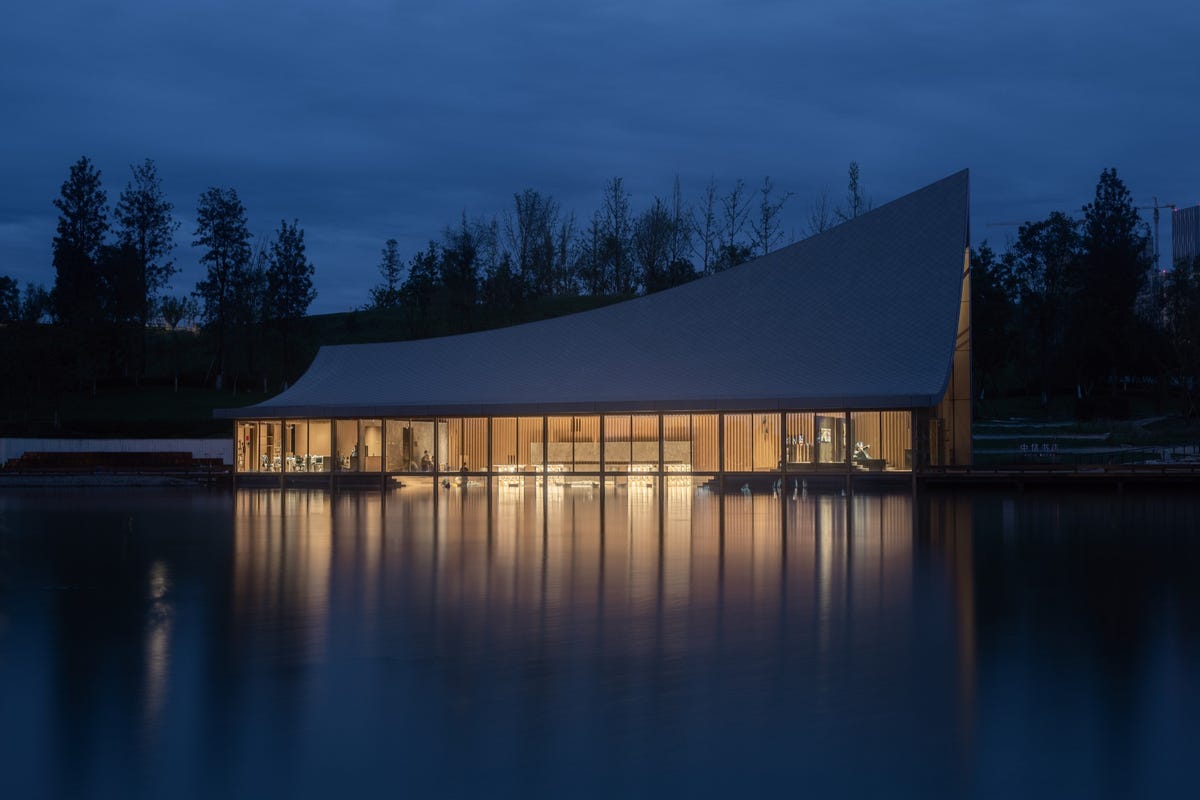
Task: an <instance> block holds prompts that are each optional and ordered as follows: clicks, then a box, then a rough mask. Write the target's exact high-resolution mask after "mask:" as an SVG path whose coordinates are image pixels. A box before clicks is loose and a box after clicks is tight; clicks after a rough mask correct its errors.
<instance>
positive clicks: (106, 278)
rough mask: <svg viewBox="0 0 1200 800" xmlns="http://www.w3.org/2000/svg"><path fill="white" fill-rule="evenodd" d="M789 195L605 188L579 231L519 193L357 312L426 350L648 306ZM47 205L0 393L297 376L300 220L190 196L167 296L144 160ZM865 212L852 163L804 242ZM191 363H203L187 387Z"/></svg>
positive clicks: (3, 307)
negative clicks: (47, 276)
mask: <svg viewBox="0 0 1200 800" xmlns="http://www.w3.org/2000/svg"><path fill="white" fill-rule="evenodd" d="M791 197H792V193H791V192H782V191H780V190H778V189H776V187H775V185H774V183H773V182H772V180H771V178H770V177H766V178H764V179H763V181H762V183H761V185H759V186H758V187H757V188H754V189H751V188H750V187H749V186H748V185H747V184H746V182H745V181H744V180H741V179H738V180H736V181H733V182H732V184H729V185H726V186H724V187H722V186H720V185H719V184H718V183H717V181H716V180H715V179H713V180H710V181H709V182H708V183H707V185H706V186H705V187H704V189H703V191H702V192H701V193H700V195H699V196H698V197H696V198H692V199H690V200H689V199H688V198H685V196H684V194H683V192H682V190H681V187H680V182H679V180H678V178H677V179H676V180H675V181H674V184H673V186H672V188H671V191H670V192H669V193H667V194H666V195H663V196H656V197H654V198H652V200H651V201H650V203H649V204H648V205H647V206H646V207H645V208H643V209H641V210H639V211H635V209H634V205H633V200H632V197H631V195H630V193H629V192H628V191H627V190H626V188H625V184H624V181H623V180H622V179H621V178H620V177H615V178H613V179H612V180H610V181H609V182H608V183H607V184H606V185H605V186H604V188H603V191H602V192H601V193H600V196H599V204H598V207H597V209H596V210H595V211H594V213H592V215H591V216H590V218H588V221H587V222H586V224H583V223H580V222H579V219H578V218H577V217H576V215H575V213H574V212H570V211H567V210H565V209H564V208H563V207H562V205H561V204H560V203H559V201H558V200H557V199H555V198H554V197H553V196H552V195H550V194H547V193H543V192H540V191H538V190H535V189H532V188H529V189H524V190H522V191H520V192H517V193H515V194H514V195H513V202H512V206H511V207H510V208H509V209H507V210H506V211H504V212H503V213H501V214H499V215H495V216H492V217H491V218H485V217H477V218H473V219H469V218H468V217H467V215H466V213H465V212H464V213H463V214H462V215H461V218H460V219H459V221H458V222H457V223H456V224H454V225H450V226H448V227H447V228H446V229H445V230H444V231H443V233H442V236H441V237H440V239H437V238H435V239H431V240H430V241H429V243H428V245H427V247H425V248H424V249H422V250H420V251H418V252H417V253H415V254H413V255H411V256H410V257H408V258H405V257H403V256H402V254H401V253H400V252H399V245H398V243H397V242H396V240H395V239H389V240H387V241H386V243H385V245H384V247H383V250H382V256H381V261H380V264H379V270H380V274H381V278H382V281H381V283H379V284H378V285H377V286H375V287H373V288H372V289H370V292H369V302H368V303H367V304H366V308H367V309H372V310H379V311H383V312H385V313H391V314H393V315H394V316H395V320H396V322H394V323H392V324H389V325H387V326H385V327H387V328H388V330H389V332H390V333H391V334H392V335H393V336H395V335H399V336H427V335H432V334H436V333H455V332H459V331H465V330H473V329H476V328H479V327H483V326H489V325H495V324H505V323H506V322H513V321H521V320H524V319H530V318H537V317H538V316H540V315H541V314H543V313H562V311H564V310H570V309H571V308H572V306H571V304H570V303H566V304H559V306H556V308H557V309H558V310H557V311H553V310H552V311H549V312H543V311H541V310H540V309H541V308H542V307H543V306H542V305H539V303H542V301H546V300H551V301H554V300H557V299H560V298H572V297H578V296H591V297H594V298H604V299H608V298H619V297H626V296H630V295H634V294H637V293H647V292H655V291H659V290H661V289H665V288H668V287H671V286H675V285H678V284H680V283H683V282H685V281H688V280H692V279H693V278H695V277H697V276H699V275H705V274H711V273H713V272H719V271H722V270H725V269H729V268H730V267H733V266H736V265H737V264H740V263H742V262H744V261H747V260H749V259H750V258H753V257H756V256H760V255H765V254H767V253H769V252H771V251H772V250H774V249H776V248H777V247H779V246H780V245H782V244H784V243H786V242H787V241H789V240H794V239H795V238H797V237H796V234H795V231H794V230H791V231H789V230H785V227H784V224H783V210H784V207H785V204H786V203H787V202H788V201H789V200H790V199H791ZM52 202H53V205H54V207H55V208H56V209H57V211H58V218H57V223H56V229H55V235H54V238H53V241H52V242H51V248H50V250H51V262H52V265H53V267H54V281H53V284H52V285H51V286H50V288H49V289H47V288H45V287H44V286H41V285H37V284H34V283H29V284H27V285H26V286H25V287H23V288H22V287H20V286H19V285H18V284H17V282H16V281H15V280H13V279H12V278H9V277H5V276H0V326H3V328H4V330H5V335H4V337H3V342H2V343H0V349H2V350H4V352H5V354H6V357H5V359H4V360H5V362H6V364H5V368H4V369H2V370H0V371H3V372H5V373H6V375H7V377H8V378H9V379H10V380H8V381H7V385H8V386H9V387H10V389H9V394H10V395H11V394H12V393H13V392H16V391H21V392H26V393H27V394H28V396H27V398H26V401H25V402H26V404H29V403H35V402H36V401H34V400H33V397H34V395H36V394H38V392H39V391H40V392H41V393H42V394H43V395H44V394H45V392H50V393H55V392H59V391H63V390H69V389H71V388H72V387H74V388H75V389H83V388H87V387H90V388H91V389H92V390H93V391H95V388H96V386H97V383H99V382H113V381H116V382H133V383H137V382H139V381H140V380H141V379H142V378H143V377H147V378H149V377H151V376H150V375H149V363H148V360H149V356H148V345H147V342H148V340H149V341H150V342H151V344H152V345H153V347H152V348H151V350H154V348H157V350H155V351H154V358H155V361H156V363H155V365H154V366H155V372H154V376H153V377H154V379H156V380H157V379H159V378H160V377H161V375H162V373H163V371H164V366H163V362H164V361H171V362H173V365H172V368H171V371H172V372H173V373H174V383H175V386H176V387H178V385H179V380H180V370H181V368H182V367H181V363H180V362H181V361H189V359H190V361H189V367H188V369H189V379H190V381H191V382H192V383H199V384H202V385H212V386H216V387H217V388H222V387H224V386H227V385H230V382H231V381H232V384H231V385H232V387H233V389H234V390H235V391H237V390H238V387H239V382H240V385H241V386H242V387H245V386H247V385H248V384H249V385H251V386H253V385H255V384H257V382H258V381H259V380H260V379H261V382H262V385H263V390H264V391H266V388H267V385H268V380H267V378H268V373H270V374H271V375H272V376H273V379H274V378H280V377H281V378H282V379H283V381H285V382H286V380H287V379H288V378H289V377H292V376H294V373H295V372H296V371H298V368H302V367H303V366H304V365H303V364H302V363H300V361H302V360H303V359H302V358H297V356H299V355H302V354H305V353H307V352H308V351H309V350H311V349H312V345H313V342H310V341H306V340H304V336H300V339H301V341H300V343H299V344H294V342H293V339H294V338H296V331H297V328H299V327H300V326H299V325H298V320H300V319H301V318H302V317H304V316H305V314H306V313H307V310H308V308H309V307H310V305H311V303H312V302H313V300H314V298H315V295H316V292H315V290H314V287H313V276H314V274H315V268H314V266H313V265H312V263H311V262H310V261H309V259H308V257H307V254H306V249H305V241H304V230H303V229H302V228H301V227H300V225H299V223H298V221H296V220H293V221H291V222H288V221H287V220H281V221H280V223H279V227H278V228H277V229H276V230H275V231H274V235H273V236H272V237H271V238H270V239H269V240H267V241H255V240H254V237H253V236H252V235H251V233H250V229H249V226H248V223H247V212H246V208H245V206H244V205H243V203H242V202H241V199H240V198H239V197H238V193H237V191H236V190H235V189H233V188H230V187H210V188H209V189H207V190H205V191H204V192H203V193H202V194H201V195H200V196H199V198H198V199H197V204H196V215H195V220H196V222H195V229H194V231H192V236H191V239H190V245H191V246H192V247H193V248H196V250H197V252H198V254H199V261H200V264H201V265H202V266H203V267H204V274H203V277H202V278H201V279H200V280H199V281H198V282H197V283H196V284H195V286H194V288H193V289H192V290H191V291H188V292H184V293H177V292H172V291H171V281H172V278H173V277H174V276H176V275H177V274H178V269H177V267H176V264H175V260H174V256H175V253H176V248H177V245H178V242H177V238H178V236H179V235H180V227H181V222H180V221H179V220H178V219H177V217H176V213H175V208H174V206H173V205H172V203H171V202H170V200H168V199H167V196H166V194H165V192H164V190H163V183H162V180H161V178H160V176H159V173H158V170H157V167H156V165H155V163H154V161H153V160H150V159H146V160H144V161H143V162H142V163H140V164H135V165H132V166H131V167H130V176H129V179H128V181H127V183H126V185H125V186H124V187H123V189H121V191H120V193H119V195H118V196H117V199H116V202H115V204H110V203H109V194H108V190H107V189H106V187H105V185H104V182H103V180H102V175H101V172H100V170H99V169H98V168H97V167H96V166H95V164H93V163H92V161H91V160H90V159H89V158H88V157H86V156H84V157H81V158H80V159H79V160H78V161H76V162H75V163H74V164H72V165H70V168H69V170H68V175H67V177H66V179H65V180H64V181H63V183H62V185H61V187H60V192H59V195H58V196H57V197H56V198H54V199H53V201H52ZM870 205H871V203H870V200H869V199H867V198H866V196H865V194H864V192H863V190H862V186H861V183H860V181H859V170H858V165H857V164H856V163H851V164H850V167H849V171H848V186H847V194H846V199H845V202H844V204H841V205H839V206H837V207H834V204H832V203H831V202H830V201H829V198H828V192H827V191H826V192H824V193H822V194H821V195H820V196H819V197H818V198H817V200H816V201H815V202H814V203H813V205H812V208H811V211H810V213H809V217H808V221H807V222H808V224H807V228H806V230H804V231H803V232H802V235H809V234H812V233H819V232H821V231H823V230H825V229H827V228H829V227H831V226H832V225H833V224H836V222H838V221H841V220H844V219H849V218H852V217H854V216H857V215H858V214H860V213H862V212H864V211H866V210H868V209H869V208H870ZM184 320H198V321H199V322H200V323H201V328H200V336H199V338H198V339H197V338H195V337H192V336H191V335H190V334H188V335H186V336H182V337H181V336H180V335H176V334H175V331H176V329H177V328H178V327H179V326H180V324H181V322H183V321H184ZM158 323H162V324H163V325H165V327H166V331H163V330H160V329H158V328H157V324H158ZM359 324H360V321H359V320H356V319H355V318H354V315H353V314H352V315H351V316H350V318H348V320H347V323H346V325H347V328H348V331H347V335H349V336H350V337H357V336H361V335H362V334H361V332H355V331H352V330H349V329H350V328H353V327H354V326H356V325H359ZM308 338H311V335H310V336H309V337H308ZM164 342H169V347H168V346H167V345H166V344H164ZM164 348H166V349H167V350H169V351H170V354H169V355H164ZM180 350H184V351H186V352H185V353H183V354H181V353H180ZM200 350H203V351H204V353H205V355H204V358H205V359H206V360H207V366H206V367H205V368H204V369H203V373H202V374H197V373H196V370H195V369H194V363H193V362H194V361H195V360H196V355H197V353H198V352H200ZM300 351H303V353H301V352H300ZM46 353H49V354H50V355H49V356H48V357H47V356H45V355H40V354H46ZM10 399H11V398H10Z"/></svg>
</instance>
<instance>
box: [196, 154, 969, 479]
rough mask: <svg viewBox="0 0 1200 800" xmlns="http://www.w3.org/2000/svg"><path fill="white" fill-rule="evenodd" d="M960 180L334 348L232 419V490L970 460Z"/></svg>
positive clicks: (884, 471)
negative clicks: (663, 269)
mask: <svg viewBox="0 0 1200 800" xmlns="http://www.w3.org/2000/svg"><path fill="white" fill-rule="evenodd" d="M968 244H969V236H968V179H967V172H966V171H965V170H964V171H962V172H959V173H956V174H954V175H951V176H950V177H947V178H945V179H943V180H940V181H938V182H936V183H933V184H931V185H929V186H926V187H925V188H923V189H919V190H918V191H915V192H913V193H911V194H909V195H906V196H904V197H901V198H900V199H898V200H895V201H893V202H890V203H888V204H886V205H883V206H880V207H879V208H877V209H875V210H873V211H870V212H868V213H867V214H864V215H863V216H860V217H858V218H856V219H853V220H850V221H848V222H846V223H844V224H841V225H838V226H837V227H835V228H832V229H830V230H828V231H826V232H824V233H821V234H818V235H816V236H813V237H811V238H808V239H805V240H804V241H801V242H797V243H796V244H793V245H790V246H788V247H783V248H780V249H779V250H776V251H775V252H772V253H770V254H768V255H766V256H763V257H761V258H757V259H755V260H753V261H750V262H747V263H745V264H742V265H741V266H738V267H734V268H733V269H730V270H727V271H725V272H721V273H718V274H715V275H711V276H708V277H704V278H700V279H698V280H695V281H692V282H691V283H687V284H685V285H683V286H678V287H675V288H673V289H669V290H666V291H662V292H658V293H656V294H652V295H647V296H644V297H637V298H634V299H630V300H627V301H624V302H620V303H616V304H613V305H610V306H605V307H603V308H599V309H595V310H592V311H587V312H583V313H579V314H573V315H570V316H565V317H559V318H556V319H550V320H545V321H541V322H533V323H529V324H525V325H517V326H513V327H509V328H502V329H498V330H490V331H482V332H478V333H470V334H464V335H459V336H448V337H443V338H437V339H424V340H417V341H403V342H388V343H379V344H356V345H339V346H333V347H322V348H321V349H320V351H319V352H318V353H317V356H316V358H315V359H314V360H313V363H312V365H311V366H310V367H309V368H308V371H307V372H305V374H304V375H303V376H302V377H301V378H300V379H299V380H297V381H296V383H295V384H294V385H292V386H291V387H290V388H288V389H287V390H285V391H284V392H282V393H281V394H279V395H277V396H276V397H273V398H271V399H270V400H267V401H265V402H263V403H259V404H258V405H254V406H250V407H247V408H238V409H223V410H220V411H218V412H216V413H217V415H218V416H219V417H223V418H227V419H231V420H232V421H233V436H234V466H235V471H236V478H235V480H237V481H238V482H239V483H244V484H265V485H275V486H279V485H283V486H292V485H296V486H304V485H327V486H330V487H331V488H333V487H336V486H338V485H339V484H360V485H361V484H371V485H379V486H383V487H386V486H388V485H397V484H398V483H400V482H403V483H404V484H409V485H411V484H414V483H422V482H427V483H428V484H429V485H433V483H434V482H442V483H449V484H450V485H463V486H467V485H474V484H479V485H481V486H483V485H486V486H487V487H488V488H493V487H495V488H498V489H501V490H522V489H525V488H530V487H536V488H539V489H540V488H542V487H548V488H551V489H572V488H579V487H584V488H592V487H598V486H601V485H603V486H604V487H606V488H608V487H616V488H621V487H625V488H635V487H636V488H638V489H645V488H647V487H649V488H651V489H652V488H654V487H657V486H662V485H665V486H667V487H685V486H686V487H691V486H699V485H702V484H708V485H713V486H716V487H722V488H723V487H727V486H728V487H731V488H736V487H742V486H745V485H747V484H751V485H760V486H770V485H772V484H775V483H776V482H777V481H782V485H783V486H791V484H792V483H796V482H798V481H799V479H800V478H804V479H805V480H807V479H809V478H820V477H825V478H836V479H838V480H845V481H846V482H847V483H849V482H851V481H858V480H859V479H863V480H872V481H879V480H887V479H892V480H915V475H916V473H917V472H919V471H920V470H922V469H924V468H926V467H931V466H942V465H965V464H969V463H970V460H971V410H970V409H971V397H970V394H971V393H970V367H971V363H970V344H971V333H970V282H969V271H968V268H969V260H968V252H969V251H968Z"/></svg>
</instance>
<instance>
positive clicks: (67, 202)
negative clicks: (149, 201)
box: [53, 156, 108, 325]
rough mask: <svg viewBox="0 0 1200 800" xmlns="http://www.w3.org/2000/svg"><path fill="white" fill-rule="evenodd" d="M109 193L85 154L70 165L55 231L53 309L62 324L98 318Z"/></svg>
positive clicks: (90, 320)
mask: <svg viewBox="0 0 1200 800" xmlns="http://www.w3.org/2000/svg"><path fill="white" fill-rule="evenodd" d="M107 204H108V196H107V195H106V194H105V192H104V188H103V187H102V186H101V184H100V171H99V170H98V169H96V168H95V167H94V166H93V165H92V162H91V161H90V160H88V158H87V156H83V157H81V158H80V159H79V160H78V161H76V162H75V163H74V164H72V165H71V170H70V174H69V176H68V177H67V180H66V181H64V182H63V185H62V190H61V194H60V196H59V197H58V198H56V199H55V200H54V206H55V208H57V209H58V211H59V216H58V226H57V229H56V233H55V236H54V245H53V253H54V273H55V278H54V292H53V300H54V312H55V316H56V317H57V318H58V321H59V322H61V323H64V324H66V325H80V324H83V325H86V324H90V323H96V322H98V321H99V320H100V318H101V315H102V308H101V297H102V296H103V291H102V289H103V283H102V280H101V275H100V261H101V256H102V252H101V251H102V248H103V247H104V237H105V234H106V233H107V232H108V205H107Z"/></svg>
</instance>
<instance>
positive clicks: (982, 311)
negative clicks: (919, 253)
mask: <svg viewBox="0 0 1200 800" xmlns="http://www.w3.org/2000/svg"><path fill="white" fill-rule="evenodd" d="M1002 272H1003V269H1002V263H1001V260H1000V258H999V257H998V256H997V255H996V253H995V251H993V250H992V248H991V247H989V246H988V243H987V242H986V241H985V242H983V243H982V244H980V245H979V248H978V249H976V250H973V251H972V252H971V344H972V350H971V365H972V367H973V370H974V373H975V376H974V385H975V388H976V390H978V391H979V394H980V395H982V391H983V390H986V389H991V388H995V387H996V386H998V385H999V384H1000V383H1001V382H1002V373H1004V371H1005V369H1006V368H1007V367H1008V366H1009V364H1010V360H1011V356H1012V352H1011V348H1012V344H1011V343H1012V334H1011V325H1012V316H1013V310H1014V306H1013V304H1012V302H1011V301H1010V300H1009V297H1008V294H1007V293H1006V292H1005V291H1004V287H1003V285H1002V283H1001V278H1002Z"/></svg>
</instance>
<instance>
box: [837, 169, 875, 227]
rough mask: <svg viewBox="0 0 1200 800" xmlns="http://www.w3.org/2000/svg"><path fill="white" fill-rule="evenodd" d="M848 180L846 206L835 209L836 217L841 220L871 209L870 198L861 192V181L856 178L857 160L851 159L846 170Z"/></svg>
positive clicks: (858, 215) (849, 218) (857, 215)
mask: <svg viewBox="0 0 1200 800" xmlns="http://www.w3.org/2000/svg"><path fill="white" fill-rule="evenodd" d="M848 174H849V181H848V183H847V187H846V207H845V208H839V209H838V210H837V215H838V219H840V220H841V221H842V222H845V221H847V220H851V219H855V218H856V217H860V216H862V215H863V214H865V213H867V212H868V211H870V210H871V206H872V203H871V198H869V197H867V196H866V195H865V194H863V189H862V183H861V181H859V178H858V162H857V161H851V162H850V168H849V170H848Z"/></svg>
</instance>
